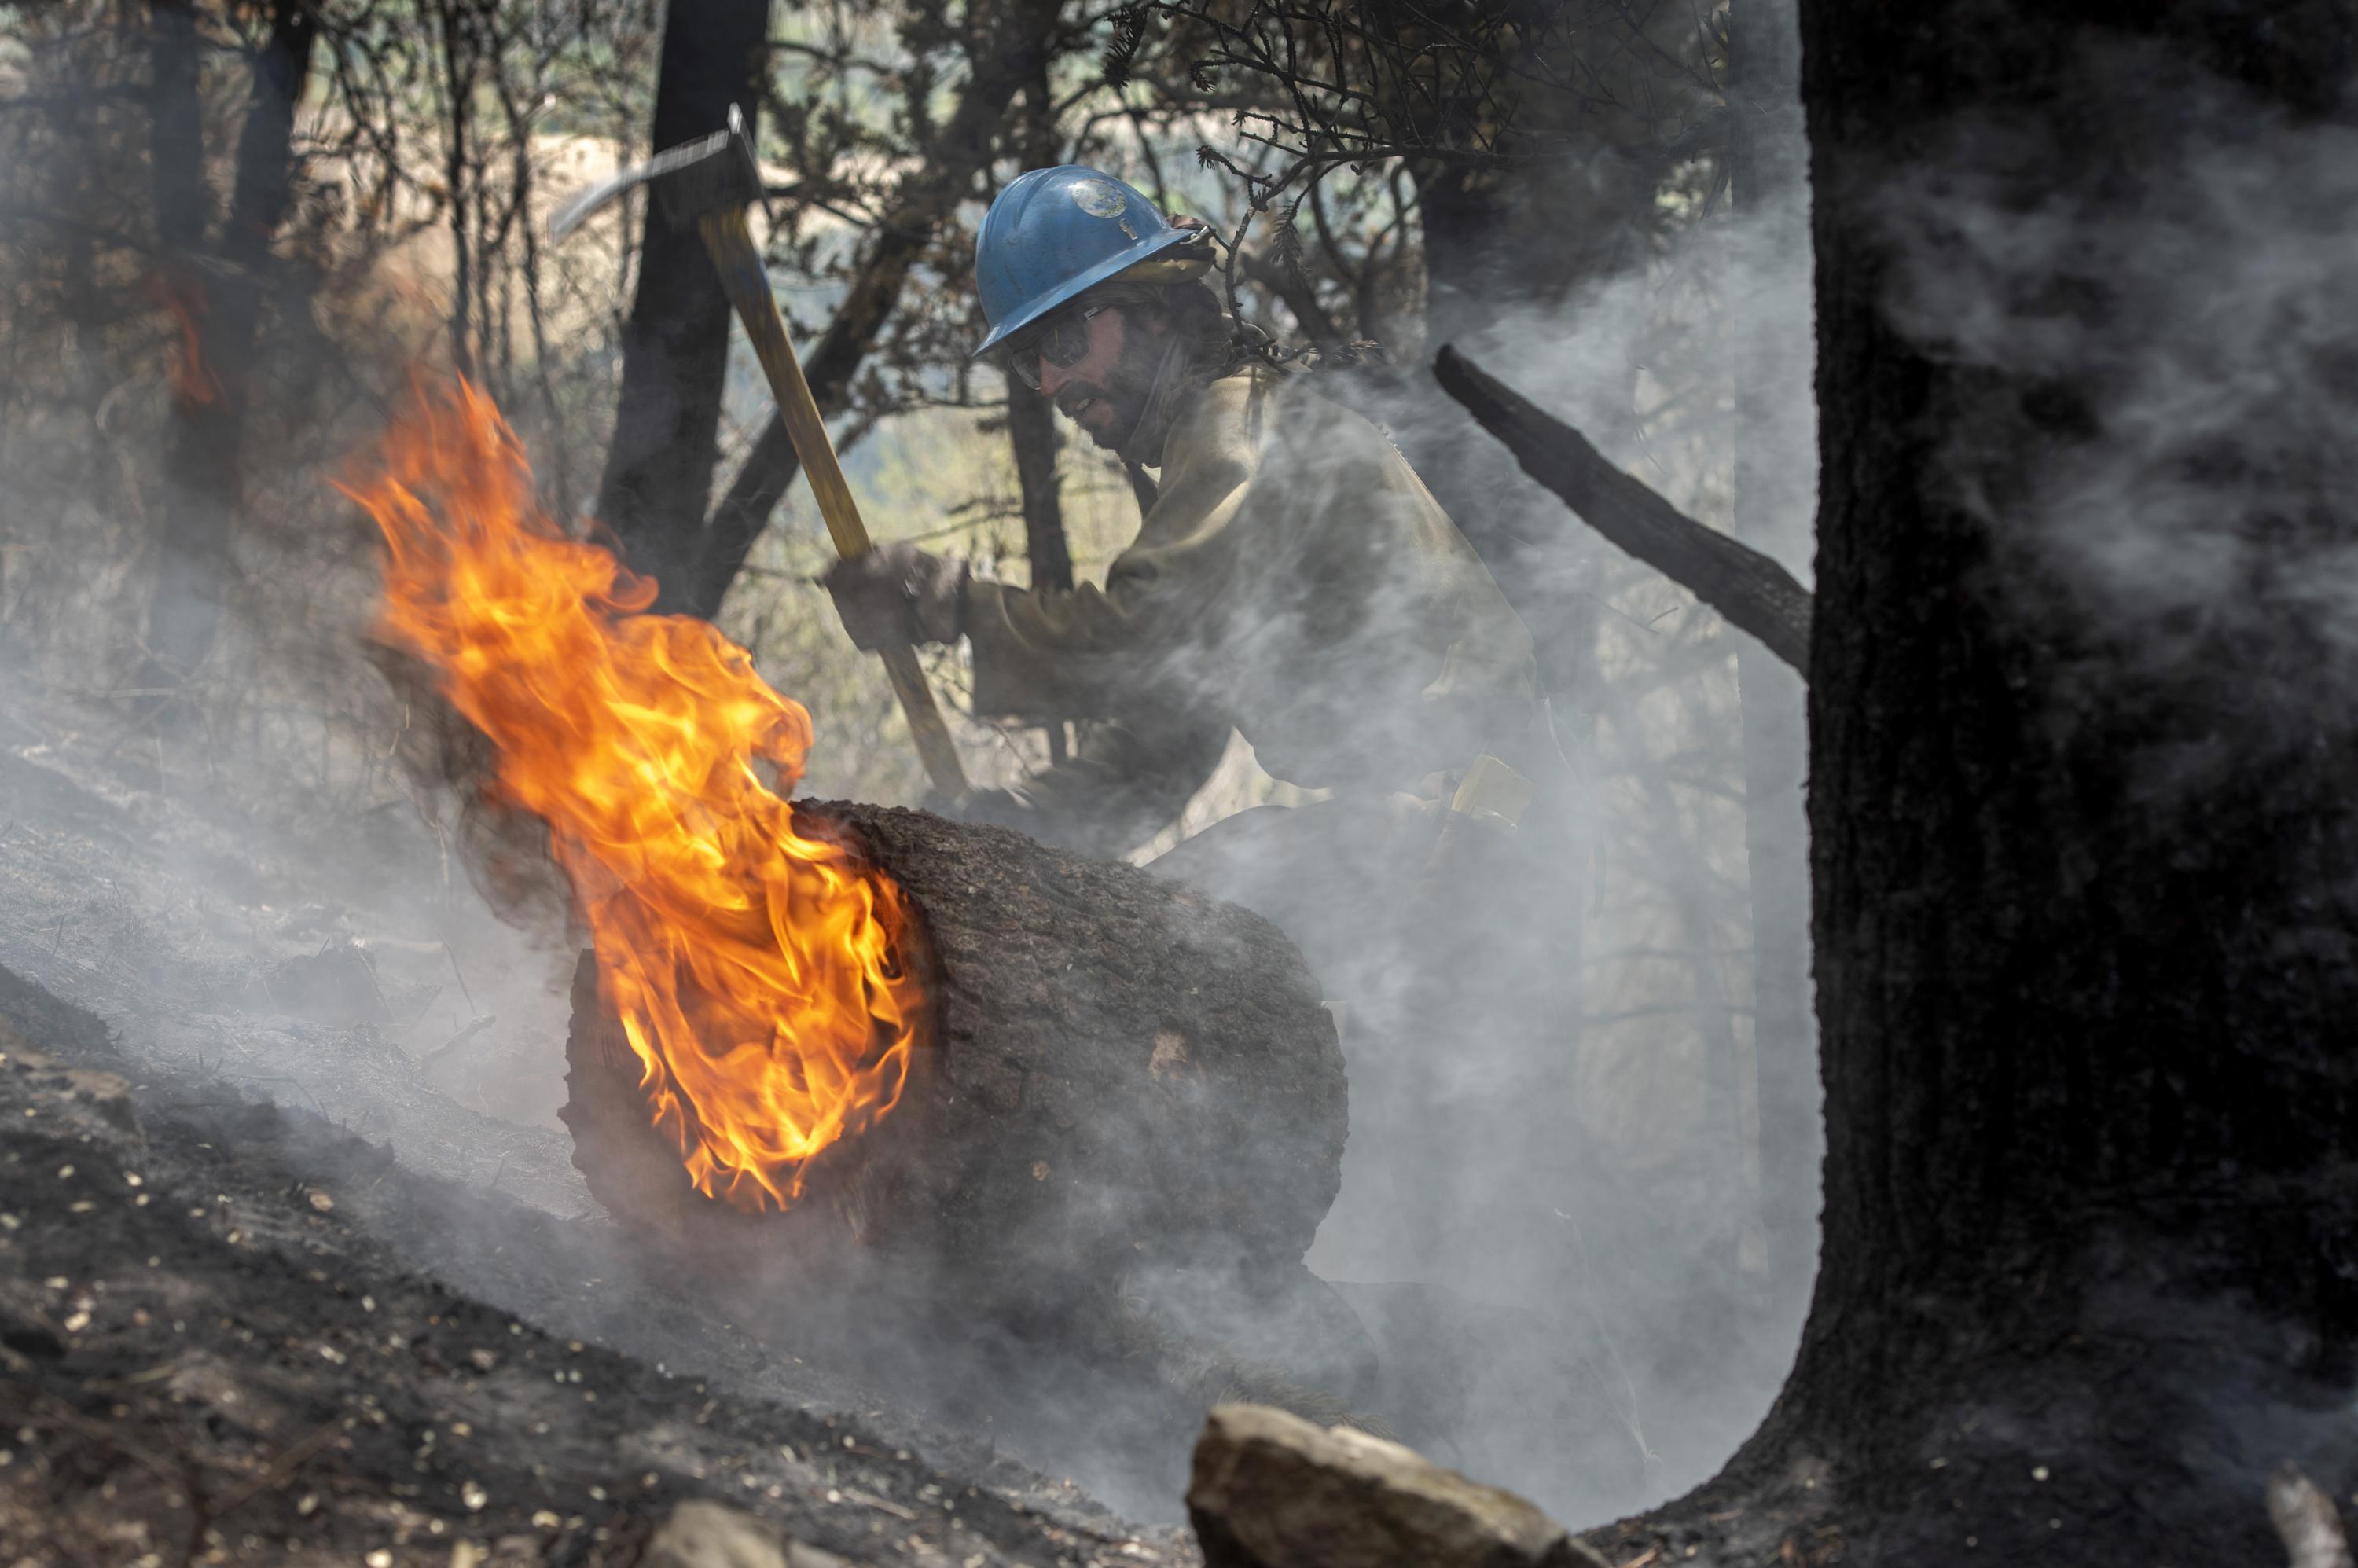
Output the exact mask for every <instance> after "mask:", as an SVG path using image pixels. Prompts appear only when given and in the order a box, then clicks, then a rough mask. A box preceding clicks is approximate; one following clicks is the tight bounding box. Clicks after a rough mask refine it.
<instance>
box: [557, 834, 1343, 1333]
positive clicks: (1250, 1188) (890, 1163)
mask: <svg viewBox="0 0 2358 1568" xmlns="http://www.w3.org/2000/svg"><path fill="white" fill-rule="evenodd" d="M813 810H814V812H815V813H816V814H817V819H818V820H819V821H820V822H821V823H823V824H827V825H831V827H828V828H827V829H826V830H830V831H843V832H849V834H850V835H851V836H852V837H853V838H854V839H855V840H856V841H857V842H859V843H860V845H861V846H862V847H863V848H864V849H865V850H866V851H867V852H868V853H869V854H870V855H871V857H872V859H873V860H874V861H875V863H876V864H878V865H879V866H881V867H882V869H883V870H884V871H887V872H889V873H890V874H891V875H892V877H893V878H894V879H895V880H896V881H898V882H899V883H900V885H901V887H902V889H903V891H904V892H906V893H907V894H908V895H909V896H910V898H911V900H912V902H913V903H914V905H915V907H916V909H917V911H918V914H919V915H920V917H921V920H922V924H923V925H924V928H925V937H926V942H927V946H928V948H929V951H930V957H931V962H930V966H929V968H928V969H927V973H928V975H929V979H930V984H931V989H932V991H933V995H934V1000H935V1016H934V1019H933V1024H932V1037H931V1042H930V1044H929V1045H928V1046H926V1047H925V1049H924V1050H923V1052H922V1053H921V1057H920V1061H919V1064H918V1066H917V1069H916V1070H915V1071H914V1073H913V1074H912V1076H911V1079H910V1084H909V1087H908V1089H907V1091H906V1092H905V1094H904V1095H903V1100H902V1103H901V1104H900V1106H899V1107H897V1108H895V1109H894V1110H893V1111H892V1112H891V1113H890V1114H889V1115H887V1116H886V1117H885V1118H884V1119H883V1120H882V1121H881V1122H879V1123H878V1124H877V1125H876V1126H875V1127H874V1128H872V1129H871V1130H870V1131H868V1132H867V1133H865V1134H863V1135H862V1136H861V1137H860V1139H859V1140H858V1141H856V1142H855V1143H854V1144H852V1145H850V1146H849V1147H848V1148H844V1149H842V1150H840V1151H839V1154H840V1157H839V1158H838V1157H837V1155H838V1152H830V1155H829V1156H828V1157H827V1164H826V1165H825V1166H824V1167H822V1168H818V1169H815V1170H814V1172H813V1174H812V1178H811V1181H812V1186H811V1191H810V1193H809V1195H808V1196H806V1199H805V1200H804V1202H803V1203H802V1204H801V1205H800V1206H797V1207H795V1208H794V1209H792V1210H790V1211H788V1212H787V1213H786V1214H784V1215H773V1216H767V1217H749V1216H746V1215H742V1214H739V1213H737V1212H735V1211H733V1210H731V1209H729V1208H728V1207H726V1206H723V1205H721V1204H719V1203H717V1202H715V1201H713V1200H711V1199H708V1198H705V1197H702V1196H700V1195H698V1194H697V1193H696V1192H695V1191H694V1190H693V1189H691V1188H690V1186H689V1185H688V1184H687V1175H686V1173H685V1172H684V1170H683V1169H682V1167H681V1163H680V1161H679V1159H678V1157H677V1155H676V1153H675V1152H673V1150H672V1148H671V1147H670V1146H669V1144H668V1143H667V1142H665V1141H664V1140H663V1139H662V1138H661V1137H659V1136H658V1134H657V1133H656V1132H655V1130H654V1127H653V1125H652V1122H651V1118H650V1116H649V1113H648V1110H647V1108H646V1103H645V1100H644V1097H643V1095H642V1094H641V1092H640V1089H639V1087H638V1085H639V1065H638V1062H637V1059H636V1058H635V1056H633V1054H632V1052H631V1049H630V1046H629V1045H628V1044H627V1043H626V1042H624V1041H623V1040H622V1037H621V1034H620V1031H619V1030H618V1029H617V1028H616V1027H615V1026H614V1025H613V1024H612V1023H611V1022H609V1021H608V1020H607V1018H606V1015H605V1013H604V1012H603V1011H602V1009H601V1008H600V1004H599V1001H598V998H597V992H596V988H595V979H594V971H593V970H592V968H591V966H590V961H589V959H588V958H587V957H585V958H584V960H583V963H582V967H581V971H580V974H579V978H578V979H577V980H576V984H575V990H574V1009H575V1011H574V1029H573V1034H572V1038H571V1041H570V1043H569V1044H568V1048H567V1054H568V1063H569V1064H570V1066H571V1072H570V1074H569V1075H568V1080H567V1081H568V1085H569V1087H570V1088H571V1100H570V1103H569V1104H568V1106H567V1108H566V1110H565V1112H564V1116H565V1119H566V1121H567V1123H568V1126H570V1127H571V1129H572V1130H573V1138H574V1162H575V1163H576V1164H577V1165H579V1167H580V1168H581V1171H582V1173H583V1174H584V1175H585V1176H586V1177H587V1178H588V1179H589V1183H590V1190H591V1191H592V1192H593V1193H595V1194H596V1195H598V1197H599V1198H600V1201H601V1202H603V1203H604V1204H605V1205H606V1206H607V1207H608V1208H609V1209H611V1211H612V1212H613V1213H614V1214H615V1215H616V1217H618V1218H620V1219H621V1220H622V1222H623V1223H624V1224H625V1225H627V1226H630V1227H632V1228H633V1229H634V1230H635V1231H637V1232H638V1233H639V1234H640V1235H641V1236H642V1237H643V1238H645V1239H646V1240H647V1241H648V1242H649V1243H650V1244H651V1245H654V1246H656V1247H659V1248H663V1249H669V1250H671V1251H674V1252H675V1253H676V1254H678V1255H680V1256H681V1257H682V1258H683V1259H684V1260H687V1261H688V1262H689V1263H691V1264H692V1265H694V1266H696V1267H698V1268H699V1269H701V1270H703V1271H708V1272H709V1273H713V1274H717V1275H722V1276H728V1275H732V1274H741V1273H743V1272H744V1271H747V1270H749V1269H751V1270H753V1271H757V1272H758V1271H763V1270H764V1269H773V1270H774V1271H777V1272H780V1273H782V1274H784V1276H786V1278H787V1280H788V1281H789V1287H790V1288H791V1281H792V1280H794V1279H795V1278H806V1279H808V1280H810V1281H814V1282H815V1283H817V1284H818V1285H820V1286H822V1287H823V1288H824V1289H825V1290H827V1291H841V1290H843V1289H845V1288H846V1287H847V1282H848V1281H854V1280H859V1281H865V1282H867V1283H868V1284H871V1285H872V1286H874V1287H875V1288H877V1289H878V1290H889V1289H892V1288H893V1287H896V1286H911V1285H914V1286H915V1287H916V1288H918V1289H920V1290H921V1291H922V1292H924V1293H925V1294H928V1295H931V1296H935V1297H938V1298H941V1299H944V1300H948V1301H954V1302H955V1303H957V1304H958V1305H959V1307H960V1308H961V1310H964V1311H968V1312H971V1313H972V1314H976V1315H978V1316H992V1317H998V1318H1001V1319H1007V1320H1018V1321H1029V1320H1036V1319H1038V1318H1040V1317H1042V1316H1044V1315H1048V1314H1052V1313H1054V1312H1055V1311H1056V1310H1059V1308H1060V1304H1061V1305H1070V1304H1071V1303H1079V1302H1084V1301H1101V1300H1103V1299H1104V1298H1105V1297H1106V1296H1107V1295H1108V1294H1109V1292H1112V1291H1113V1289H1114V1287H1115V1284H1116V1282H1117V1281H1121V1280H1123V1279H1124V1278H1126V1277H1136V1276H1137V1275H1138V1274H1140V1273H1141V1271H1152V1270H1154V1269H1157V1268H1163V1267H1169V1268H1174V1269H1180V1268H1195V1267H1203V1266H1212V1267H1217V1269H1219V1270H1221V1271H1224V1272H1232V1273H1233V1274H1234V1275H1235V1276H1236V1277H1237V1278H1238V1279H1239V1280H1240V1281H1245V1282H1246V1284H1247V1288H1250V1286H1251V1284H1252V1283H1254V1282H1260V1283H1262V1284H1265V1285H1267V1286H1268V1287H1269V1288H1271V1289H1273V1290H1275V1289H1280V1288H1290V1287H1291V1286H1292V1284H1293V1281H1297V1280H1299V1279H1300V1277H1301V1267H1300V1260H1301V1258H1302V1255H1303V1252H1304V1251H1305V1250H1306V1249H1308V1247H1309V1245H1310V1240H1311V1237H1312V1235H1313V1234H1314V1232H1315V1231H1316V1229H1317V1227H1318V1222H1319V1221H1320V1219H1321V1218H1323V1217H1325V1213H1326V1210H1327V1207H1328V1206H1329V1205H1331V1204H1332V1203H1333V1201H1334V1197H1335V1193H1336V1187H1337V1184H1339V1182H1340V1180H1341V1162H1342V1153H1343V1138H1344V1132H1345V1129H1346V1122H1347V1115H1346V1110H1345V1104H1344V1085H1343V1060H1342V1053H1341V1049H1340V1047H1339V1045H1338V1044H1337V1043H1336V1034H1335V1026H1334V1022H1333V1020H1332V1019H1331V1017H1330V1016H1329V1015H1328V1014H1327V1012H1326V1011H1325V1008H1324V1007H1322V1006H1321V1005H1320V1002H1319V989H1318V984H1317V982H1316V980H1315V979H1313V978H1312V976H1311V973H1310V970H1309V968H1308V966H1307V965H1305V964H1304V963H1303V961H1302V958H1301V957H1300V955H1299V954H1297V953H1296V952H1295V951H1294V949H1293V946H1292V945H1291V944H1290V943H1288V942H1287V941H1286V940H1285V938H1284V937H1283V936H1282V935H1280V934H1279V933H1278V931H1277V929H1276V928H1275V927H1274V926H1271V925H1269V924H1268V923H1266V922H1265V921H1263V920H1261V919H1260V917H1259V916H1257V915H1253V914H1248V913H1247V912H1246V911H1244V910H1242V909H1239V908H1237V907H1235V906H1234V905H1229V904H1215V903H1211V902H1209V901H1207V900H1205V899H1204V898H1202V897H1201V896H1200V895H1198V894H1196V893H1194V892H1190V891H1188V890H1186V889H1184V888H1181V887H1177V886H1174V885H1173V884H1171V883H1169V882H1166V881H1160V880H1158V879H1156V878H1153V877H1151V876H1149V875H1147V874H1146V873H1145V872H1144V871H1139V870H1137V869H1135V868H1133V867H1129V866H1120V865H1109V864H1106V863H1103V862H1099V861H1094V860H1084V859H1082V858H1080V857H1078V856H1075V855H1068V854H1065V853H1064V852H1062V851H1059V850H1055V849H1046V848H1044V847H1043V846H1041V845H1038V844H1035V843H1033V842H1032V841H1031V840H1030V839H1027V838H1022V837H1020V836H1019V835H1017V834H1014V833H1011V832H1008V831H1007V830H1005V829H1003V828H997V827H971V826H968V825H964V824H959V823H953V822H948V821H945V820H943V819H942V818H939V817H936V816H928V815H926V814H925V813H921V812H913V811H904V810H892V809H884V808H878V807H870V806H823V807H817V808H813Z"/></svg>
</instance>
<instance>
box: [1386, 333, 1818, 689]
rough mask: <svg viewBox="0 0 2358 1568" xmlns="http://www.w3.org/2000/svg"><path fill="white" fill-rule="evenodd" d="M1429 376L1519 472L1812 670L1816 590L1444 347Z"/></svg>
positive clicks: (1792, 660) (1785, 656)
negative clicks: (1499, 444)
mask: <svg viewBox="0 0 2358 1568" xmlns="http://www.w3.org/2000/svg"><path fill="white" fill-rule="evenodd" d="M1433 374H1434V376H1435V377H1436V378H1438V379H1439V381H1440V383H1441V386H1442V390H1443V391H1444V392H1446V393H1448V394H1449V395H1450V396H1452V397H1454V398H1455V399H1457V401H1458V402H1460V403H1462V404H1464V405H1465V406H1466V410H1467V411H1468V412H1469V413H1471V414H1472V415H1473V416H1474V417H1475V420H1476V422H1477V423H1478V424H1480V425H1481V427H1483V428H1484V429H1486V430H1487V431H1489V432H1490V433H1491V434H1492V435H1494V436H1496V437H1498V439H1499V440H1501V441H1503V442H1504V443H1506V446H1507V449H1508V450H1509V451H1510V452H1512V453H1514V454H1515V460H1516V461H1518V462H1520V463H1521V464H1522V465H1523V471H1524V472H1526V473H1528V474H1530V475H1531V477H1532V478H1533V479H1535V480H1537V481H1540V482H1541V484H1543V485H1545V486H1547V487H1548V489H1550V490H1552V491H1553V492H1555V493H1556V494H1557V495H1559V496H1561V497H1562V498H1563V503H1564V504H1565V505H1567V506H1569V507H1571V508H1572V509H1573V510H1574V512H1576V513H1578V514H1580V516H1581V519H1582V521H1584V522H1585V523H1586V524H1588V525H1589V526H1590V527H1592V528H1594V529H1595V530H1596V531H1597V532H1598V533H1599V534H1602V535H1605V537H1606V539H1607V540H1609V541H1611V542H1612V543H1613V544H1615V545H1617V546H1620V547H1621V548H1622V549H1624V550H1627V551H1628V552H1629V554H1631V555H1633V556H1635V557H1638V559H1639V560H1641V561H1643V562H1645V563H1646V564H1647V565H1648V566H1650V567H1652V568H1654V569H1655V570H1657V571H1659V572H1660V573H1662V574H1663V575H1664V576H1666V577H1668V578H1669V579H1671V581H1673V582H1675V583H1678V584H1680V585H1681V586H1682V587H1684V588H1686V589H1690V590H1691V591H1693V594H1694V596H1695V597H1696V598H1697V599H1700V600H1703V601H1704V603H1705V604H1708V605H1710V606H1711V607H1712V608H1713V609H1714V610H1715V611H1719V613H1720V614H1721V615H1722V616H1723V617H1725V620H1726V621H1727V623H1728V624H1729V625H1731V626H1734V627H1736V629H1737V630H1738V631H1742V632H1747V633H1751V634H1752V635H1753V636H1755V637H1757V638H1758V639H1759V640H1760V642H1761V644H1762V645H1763V646H1765V647H1766V648H1767V649H1768V651H1769V652H1770V653H1772V654H1776V655H1777V656H1778V657H1779V658H1780V659H1782V660H1784V661H1785V662H1786V663H1787V664H1789V665H1792V666H1793V667H1794V668H1795V669H1797V670H1799V671H1800V672H1801V675H1802V676H1803V678H1805V679H1806V678H1807V677H1808V676H1809V673H1810V616H1811V610H1812V601H1811V598H1810V590H1809V589H1805V588H1803V587H1802V586H1801V584H1800V583H1798V582H1796V581H1794V580H1793V575H1792V574H1791V573H1790V572H1789V571H1787V570H1786V569H1785V568H1783V567H1781V566H1779V565H1778V564H1777V563H1776V562H1775V561H1773V560H1771V559H1770V558H1769V557H1767V556H1764V555H1762V554H1761V553H1760V552H1759V551H1758V550H1756V549H1753V548H1752V547H1751V546H1748V545H1745V544H1741V543H1739V542H1738V541H1736V540H1735V539H1731V538H1729V537H1728V536H1727V535H1725V534H1722V533H1719V532H1717V531H1715V530H1714V529H1711V528H1706V527H1704V525H1703V524H1700V523H1698V522H1696V521H1695V520H1694V519H1693V518H1692V517H1689V516H1688V515H1687V514H1684V513H1682V512H1681V511H1680V510H1679V509H1678V508H1677V507H1675V506H1672V505H1671V503H1669V502H1667V501H1665V500H1663V499H1662V498H1661V497H1660V495H1658V494H1656V493H1655V492H1653V491H1652V490H1651V489H1650V488H1649V487H1648V486H1647V485H1646V484H1645V483H1644V481H1640V480H1639V479H1636V478H1634V477H1632V476H1631V475H1629V474H1627V473H1624V472H1622V471H1621V470H1619V469H1617V468H1616V467H1614V466H1613V464H1612V463H1610V462H1608V461H1606V459H1605V456H1604V454H1603V453H1601V452H1599V451H1598V450H1597V449H1595V447H1593V446H1591V445H1590V444H1589V443H1588V439H1587V438H1586V437H1585V436H1583V435H1582V434H1581V433H1580V432H1579V431H1577V430H1575V429H1574V428H1573V427H1571V426H1569V425H1566V424H1564V423H1563V421H1562V420H1559V419H1553V418H1551V417H1549V416H1547V415H1546V414H1544V413H1542V412H1541V410H1540V409H1539V407H1538V406H1536V405H1534V404H1532V403H1531V401H1530V400H1529V399H1528V398H1525V397H1523V396H1521V395H1520V394H1518V393H1516V392H1515V391H1514V390H1513V389H1512V388H1511V387H1509V386H1507V385H1506V384H1504V383H1502V382H1499V381H1498V380H1497V379H1495V378H1494V377H1492V376H1490V375H1488V374H1487V373H1484V372H1483V370H1482V369H1481V367H1479V366H1478V365H1476V364H1475V362H1473V361H1471V360H1469V359H1467V358H1466V356H1465V355H1463V354H1461V353H1459V352H1458V351H1456V350H1455V349H1454V348H1450V347H1447V346H1444V348H1443V349H1442V351H1441V352H1440V354H1439V356H1438V357H1436V358H1435V359H1434V361H1433Z"/></svg>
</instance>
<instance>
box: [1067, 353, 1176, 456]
mask: <svg viewBox="0 0 2358 1568" xmlns="http://www.w3.org/2000/svg"><path fill="white" fill-rule="evenodd" d="M1170 347H1171V341H1170V339H1168V338H1158V337H1155V336H1152V334H1150V333H1147V332H1143V331H1140V330H1136V329H1135V328H1134V327H1133V328H1132V330H1130V332H1129V333H1128V334H1127V335H1126V336H1125V337H1124V338H1123V339H1122V344H1121V354H1120V358H1118V359H1116V360H1115V361H1114V364H1113V369H1112V370H1110V371H1109V372H1108V373H1106V379H1105V384H1103V385H1099V384H1098V383H1096V382H1092V381H1072V382H1066V383H1065V384H1064V385H1063V386H1061V387H1059V388H1057V389H1056V406H1057V407H1058V408H1060V409H1062V410H1063V411H1064V415H1065V418H1067V419H1073V409H1074V407H1075V406H1076V405H1078V404H1081V403H1085V402H1087V400H1089V399H1090V398H1095V399H1097V400H1098V402H1100V403H1103V404H1104V405H1106V406H1108V407H1109V408H1111V409H1112V410H1113V412H1114V418H1113V423H1112V424H1110V425H1109V426H1107V427H1104V428H1103V429H1099V428H1098V427H1097V426H1094V425H1081V422H1080V421H1079V420H1078V419H1073V423H1074V424H1076V425H1080V427H1081V430H1082V432H1083V433H1084V434H1086V435H1087V437H1088V438H1089V439H1090V440H1092V441H1095V442H1096V443H1097V444H1098V446H1100V447H1103V448H1104V449H1106V450H1107V451H1109V452H1118V451H1120V449H1122V447H1123V445H1124V444H1125V443H1126V442H1128V441H1129V439H1130V437H1132V436H1134V435H1136V434H1137V433H1138V422H1139V420H1140V419H1141V418H1143V417H1144V416H1145V414H1146V404H1147V400H1148V399H1149V398H1150V397H1152V395H1153V393H1154V381H1155V377H1156V375H1157V374H1158V373H1160V372H1161V370H1162V368H1163V355H1164V354H1165V353H1166V352H1167V351H1169V349H1170Z"/></svg>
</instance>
